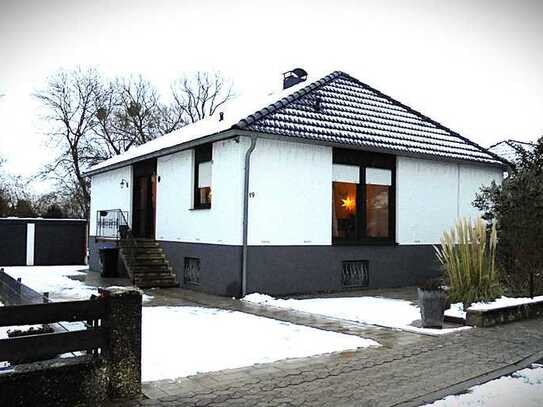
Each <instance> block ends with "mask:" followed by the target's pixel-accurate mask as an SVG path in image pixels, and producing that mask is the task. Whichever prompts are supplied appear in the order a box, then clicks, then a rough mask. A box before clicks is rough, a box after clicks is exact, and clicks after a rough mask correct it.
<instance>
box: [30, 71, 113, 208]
mask: <svg viewBox="0 0 543 407" xmlns="http://www.w3.org/2000/svg"><path fill="white" fill-rule="evenodd" d="M101 82H102V79H101V77H100V75H99V74H98V72H97V71H96V70H94V69H87V70H81V69H76V70H74V71H69V72H65V71H61V72H59V73H57V74H56V75H53V76H52V77H50V78H49V81H48V84H47V86H46V87H45V89H43V90H41V91H39V92H37V93H35V97H36V98H37V99H38V100H39V101H40V102H41V103H42V105H43V106H44V107H45V108H46V110H47V114H46V116H45V118H46V120H47V121H48V123H49V124H50V126H51V129H50V131H49V133H48V135H49V137H50V143H51V144H53V145H55V146H56V147H59V148H60V155H59V156H58V158H57V159H56V161H55V162H54V163H52V164H50V165H48V166H47V167H46V168H45V170H44V172H43V174H44V175H49V176H52V177H54V178H55V179H56V181H57V182H60V183H61V184H65V183H66V182H67V180H71V181H72V182H73V184H74V185H73V186H72V187H71V189H72V192H73V193H74V194H76V196H79V197H80V201H81V209H82V212H83V213H84V215H85V216H88V211H89V207H88V203H89V202H90V191H89V184H88V180H87V179H86V178H85V176H84V175H83V173H84V171H85V169H87V168H88V167H89V166H90V165H93V164H94V163H96V162H98V159H97V157H96V155H95V153H96V151H95V149H94V148H93V143H92V137H91V135H92V130H93V129H94V128H95V127H96V126H97V125H98V120H97V116H96V113H97V112H96V104H95V100H96V95H97V93H98V92H99V91H100V88H101Z"/></svg>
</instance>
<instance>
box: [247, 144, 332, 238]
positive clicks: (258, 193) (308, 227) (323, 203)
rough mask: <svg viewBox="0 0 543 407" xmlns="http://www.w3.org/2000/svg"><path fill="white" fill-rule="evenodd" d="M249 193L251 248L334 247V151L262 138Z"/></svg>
mask: <svg viewBox="0 0 543 407" xmlns="http://www.w3.org/2000/svg"><path fill="white" fill-rule="evenodd" d="M250 193H251V196H252V197H250V198H249V244H250V245H329V244H331V239H332V149H331V148H330V147H325V146H318V145H311V144H302V143H294V142H284V141H276V140H266V139H259V140H258V141H257V143H256V148H255V150H254V152H253V154H252V159H251V181H250ZM253 194H254V196H253Z"/></svg>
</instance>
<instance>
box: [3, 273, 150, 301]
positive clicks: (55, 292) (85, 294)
mask: <svg viewBox="0 0 543 407" xmlns="http://www.w3.org/2000/svg"><path fill="white" fill-rule="evenodd" d="M3 268H4V271H5V272H6V273H7V274H9V275H10V276H11V277H13V278H21V282H22V283H23V284H24V285H26V286H27V287H30V288H32V289H33V290H34V291H37V292H39V293H44V292H48V293H49V298H50V299H51V300H53V301H76V300H88V299H89V298H90V296H91V295H93V294H94V295H98V288H97V287H94V286H90V285H87V284H85V283H84V282H83V281H79V279H74V278H70V277H76V278H84V277H85V274H86V273H87V272H88V270H89V267H88V266H85V265H82V266H20V267H19V266H18V267H3ZM151 298H153V297H152V296H149V295H146V294H144V295H143V301H144V302H145V301H148V300H150V299H151Z"/></svg>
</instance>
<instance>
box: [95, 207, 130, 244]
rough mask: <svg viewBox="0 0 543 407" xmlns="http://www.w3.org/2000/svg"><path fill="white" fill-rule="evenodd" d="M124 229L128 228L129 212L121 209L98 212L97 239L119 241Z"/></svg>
mask: <svg viewBox="0 0 543 407" xmlns="http://www.w3.org/2000/svg"><path fill="white" fill-rule="evenodd" d="M123 228H128V212H126V211H122V210H121V209H102V210H99V211H96V235H95V236H96V237H97V238H106V239H114V240H119V239H120V238H121V231H122V229H123Z"/></svg>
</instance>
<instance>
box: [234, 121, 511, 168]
mask: <svg viewBox="0 0 543 407" xmlns="http://www.w3.org/2000/svg"><path fill="white" fill-rule="evenodd" d="M232 131H234V132H235V134H236V135H237V136H246V137H249V136H255V135H256V136H257V137H260V138H265V139H270V140H279V141H290V142H295V143H303V144H318V145H323V146H329V147H337V148H345V149H352V150H362V151H371V152H375V153H384V154H394V155H398V156H403V157H412V158H420V159H426V160H439V161H446V162H456V163H464V164H465V163H467V164H474V165H483V166H490V167H495V168H500V169H503V170H507V167H508V166H507V164H506V163H504V162H503V161H501V160H500V161H494V162H489V161H481V160H475V159H468V158H454V157H446V156H442V155H439V154H431V153H417V152H409V151H403V150H398V149H394V148H385V147H372V146H357V145H353V144H345V143H338V142H332V141H324V140H313V139H305V138H302V137H293V136H282V135H279V134H272V133H263V132H258V131H253V130H244V129H240V128H237V129H234V130H232Z"/></svg>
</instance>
